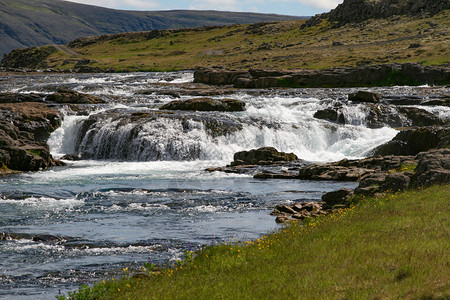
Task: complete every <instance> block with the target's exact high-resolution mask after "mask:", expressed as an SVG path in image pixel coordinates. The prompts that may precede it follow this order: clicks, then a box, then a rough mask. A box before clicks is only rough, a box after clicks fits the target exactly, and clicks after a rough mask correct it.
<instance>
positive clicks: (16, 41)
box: [0, 0, 301, 57]
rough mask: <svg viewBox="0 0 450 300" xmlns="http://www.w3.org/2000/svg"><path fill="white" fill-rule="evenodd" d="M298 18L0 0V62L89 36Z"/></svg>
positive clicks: (46, 0)
mask: <svg viewBox="0 0 450 300" xmlns="http://www.w3.org/2000/svg"><path fill="white" fill-rule="evenodd" d="M299 18H301V17H289V16H280V15H271V14H256V13H235V12H212V11H183V10H175V11H148V12H137V11H121V10H113V9H107V8H102V7H96V6H90V5H83V4H78V3H73V2H67V1H61V0H0V57H1V56H3V54H6V53H9V52H10V51H11V50H13V49H18V48H23V47H33V46H41V45H45V44H65V43H68V42H69V41H71V40H74V39H76V38H79V37H85V36H92V35H101V34H110V33H119V32H133V31H146V30H153V29H170V28H188V27H199V26H205V25H226V24H235V23H241V24H249V23H256V22H267V21H281V20H295V19H299Z"/></svg>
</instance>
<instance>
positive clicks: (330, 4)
mask: <svg viewBox="0 0 450 300" xmlns="http://www.w3.org/2000/svg"><path fill="white" fill-rule="evenodd" d="M289 2H291V1H289ZM295 2H297V3H300V4H303V5H307V6H312V7H315V8H318V9H325V10H330V9H333V8H336V6H338V4H341V3H342V2H344V0H295Z"/></svg>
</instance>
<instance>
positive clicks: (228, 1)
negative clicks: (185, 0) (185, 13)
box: [189, 0, 242, 11]
mask: <svg viewBox="0 0 450 300" xmlns="http://www.w3.org/2000/svg"><path fill="white" fill-rule="evenodd" d="M189 9H198V10H228V11H240V10H242V7H241V5H240V2H239V1H237V0H220V1H217V0H193V1H192V3H191V5H190V6H189Z"/></svg>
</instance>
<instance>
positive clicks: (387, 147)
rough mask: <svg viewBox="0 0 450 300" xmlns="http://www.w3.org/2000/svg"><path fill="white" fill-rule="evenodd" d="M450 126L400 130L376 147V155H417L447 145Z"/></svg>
mask: <svg viewBox="0 0 450 300" xmlns="http://www.w3.org/2000/svg"><path fill="white" fill-rule="evenodd" d="M449 136H450V127H448V126H440V127H433V126H429V127H421V128H416V129H406V130H402V131H400V132H399V133H398V134H397V135H396V136H395V137H394V138H393V139H392V140H391V141H389V142H387V143H386V144H383V145H381V146H379V147H377V148H375V149H374V150H373V152H372V154H373V155H374V156H375V155H382V156H384V155H416V154H418V153H419V152H423V151H427V150H429V149H432V148H436V147H445V146H446V143H447V141H448V140H449Z"/></svg>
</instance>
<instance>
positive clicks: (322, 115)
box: [314, 107, 345, 124]
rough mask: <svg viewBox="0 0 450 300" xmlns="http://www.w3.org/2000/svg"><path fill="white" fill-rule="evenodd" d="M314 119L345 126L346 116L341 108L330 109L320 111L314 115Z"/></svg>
mask: <svg viewBox="0 0 450 300" xmlns="http://www.w3.org/2000/svg"><path fill="white" fill-rule="evenodd" d="M314 118H316V119H321V120H328V121H331V122H336V123H338V124H345V116H344V114H343V113H342V112H341V109H340V108H336V107H330V108H325V109H321V110H318V111H316V112H315V113H314Z"/></svg>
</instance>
